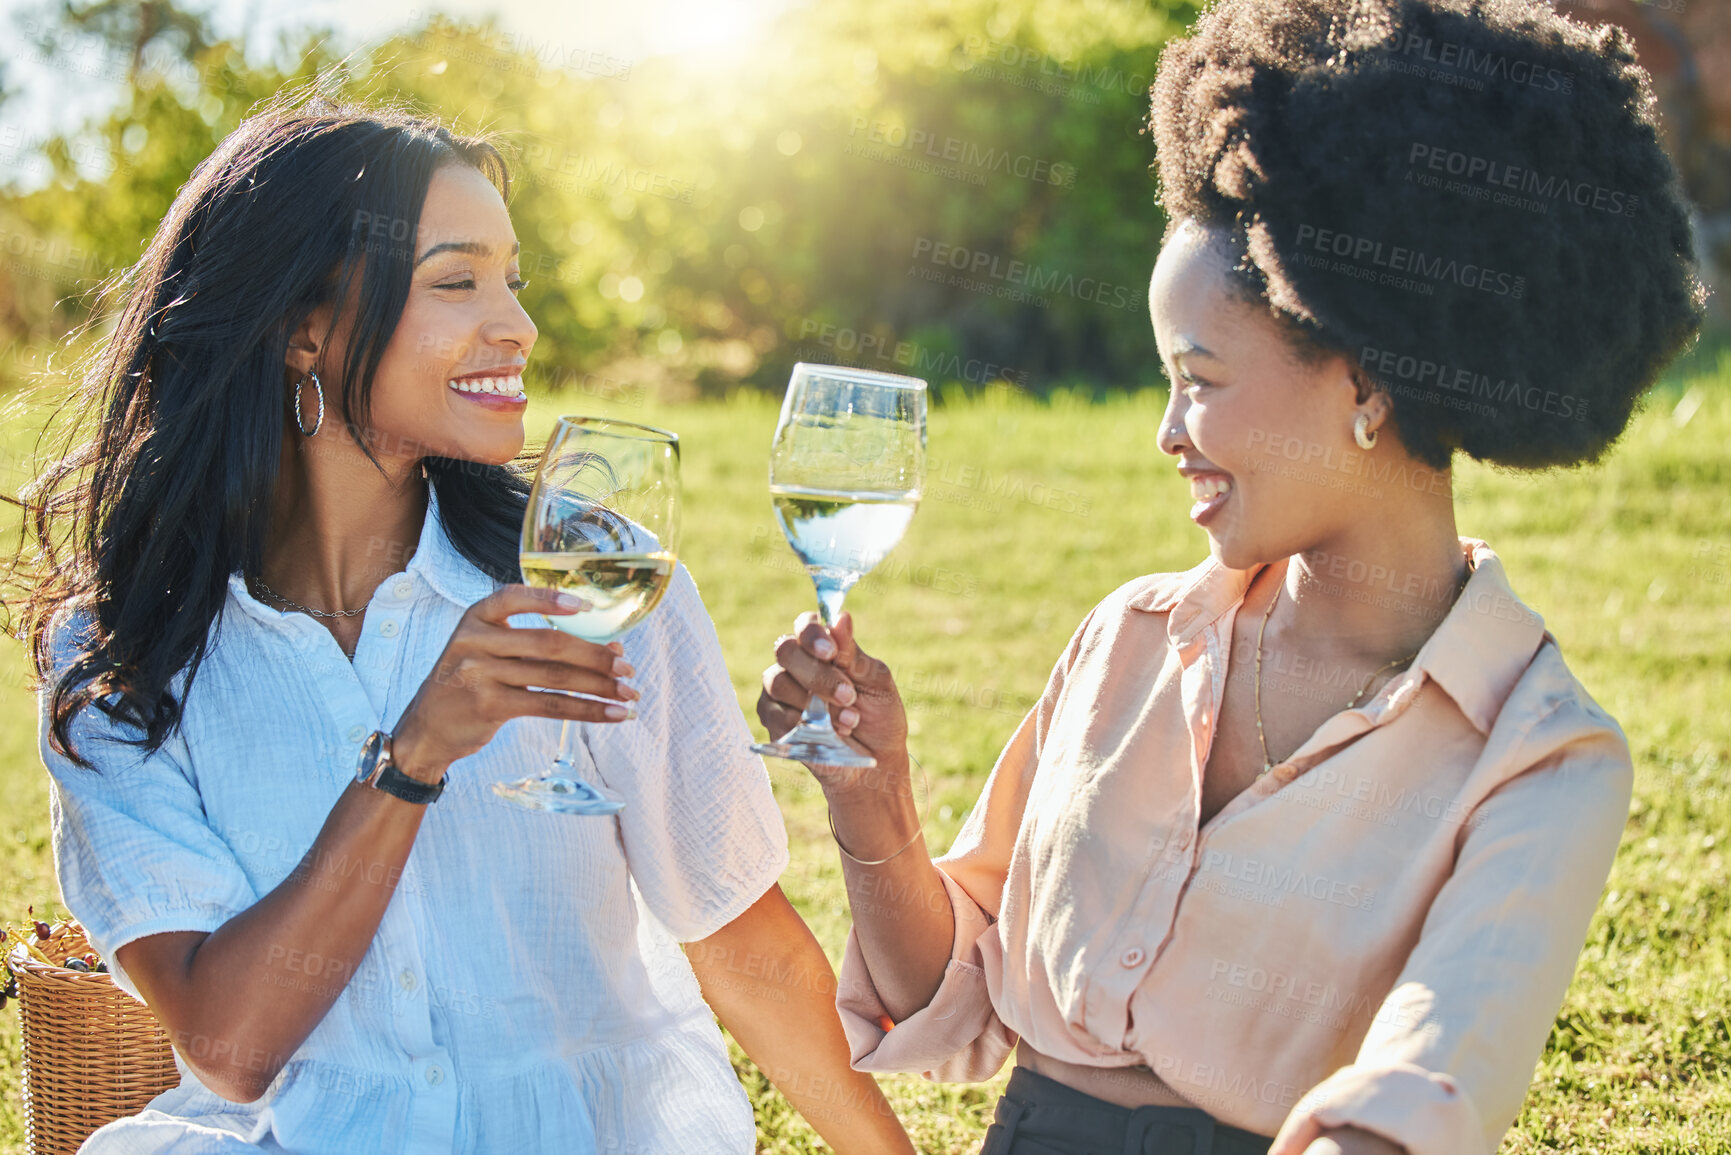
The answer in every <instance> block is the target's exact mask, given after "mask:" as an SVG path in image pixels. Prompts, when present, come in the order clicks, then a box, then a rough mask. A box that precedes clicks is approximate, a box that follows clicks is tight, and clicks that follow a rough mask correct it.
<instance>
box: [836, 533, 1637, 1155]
mask: <svg viewBox="0 0 1731 1155" xmlns="http://www.w3.org/2000/svg"><path fill="white" fill-rule="evenodd" d="M1461 545H1462V548H1463V550H1464V551H1465V552H1466V554H1467V557H1468V560H1469V562H1470V563H1471V564H1472V566H1473V572H1472V574H1471V576H1470V577H1469V579H1468V581H1467V584H1466V586H1465V588H1464V590H1463V591H1462V594H1461V596H1460V598H1459V599H1458V600H1457V602H1456V603H1455V605H1454V606H1453V608H1452V609H1451V610H1450V611H1449V613H1448V614H1447V615H1446V616H1445V617H1444V619H1443V620H1442V622H1441V623H1440V624H1439V625H1438V627H1437V629H1436V630H1435V632H1434V633H1433V634H1432V635H1431V637H1430V638H1429V639H1428V640H1427V641H1426V643H1425V645H1424V647H1423V648H1422V649H1421V650H1420V651H1419V653H1418V656H1417V658H1416V659H1414V661H1413V662H1412V663H1411V665H1410V666H1409V667H1408V668H1407V669H1406V670H1405V671H1404V672H1403V673H1401V674H1399V675H1397V676H1396V677H1394V678H1393V679H1392V680H1391V681H1390V682H1389V683H1388V684H1387V685H1386V686H1384V687H1383V689H1382V690H1381V691H1380V692H1379V693H1378V694H1376V695H1374V696H1373V697H1372V698H1371V699H1370V700H1369V701H1367V702H1366V703H1365V704H1363V705H1362V706H1360V707H1358V708H1356V709H1350V710H1342V711H1341V712H1340V713H1337V714H1335V715H1334V716H1332V717H1331V718H1329V719H1328V720H1327V721H1325V722H1324V723H1323V724H1322V725H1321V726H1320V727H1318V728H1317V730H1316V732H1315V733H1314V734H1312V735H1311V737H1310V738H1309V739H1308V740H1307V741H1306V742H1305V743H1304V744H1303V745H1302V746H1301V747H1299V749H1298V750H1297V751H1296V752H1294V753H1293V755H1292V756H1291V757H1290V758H1287V759H1286V760H1285V761H1283V762H1280V763H1277V764H1276V765H1275V767H1274V769H1273V770H1272V771H1270V772H1269V773H1267V774H1266V775H1264V776H1263V777H1261V778H1260V779H1258V780H1256V781H1255V783H1254V784H1252V785H1251V786H1249V787H1248V788H1246V789H1245V790H1244V791H1243V793H1241V794H1239V795H1238V796H1237V797H1236V798H1234V799H1232V800H1231V801H1230V802H1229V803H1228V804H1227V805H1226V806H1225V807H1224V808H1222V809H1221V810H1220V812H1219V813H1218V814H1216V815H1215V816H1214V817H1213V818H1212V819H1210V820H1209V821H1208V823H1207V824H1206V825H1204V826H1202V827H1201V828H1200V829H1198V818H1199V816H1200V799H1201V794H1202V772H1203V767H1204V766H1205V765H1206V764H1207V761H1208V754H1209V750H1210V748H1211V745H1212V740H1213V736H1214V727H1215V725H1216V724H1217V722H1218V717H1219V711H1220V702H1221V697H1222V694H1223V691H1224V689H1225V684H1226V682H1225V679H1226V676H1227V662H1228V657H1229V655H1230V652H1231V641H1232V625H1233V619H1234V617H1235V615H1236V612H1237V610H1238V607H1239V606H1240V605H1241V604H1242V602H1243V600H1244V595H1245V591H1246V590H1247V589H1248V588H1249V586H1250V584H1251V582H1252V581H1253V580H1255V578H1256V577H1257V575H1258V574H1259V573H1260V572H1261V570H1262V569H1264V568H1272V569H1273V570H1274V571H1275V572H1274V573H1273V574H1271V575H1270V578H1271V579H1272V580H1281V579H1283V578H1284V574H1285V569H1286V565H1287V563H1286V562H1279V563H1275V564H1274V565H1273V566H1272V567H1257V568H1256V569H1253V570H1231V569H1227V568H1225V567H1223V566H1221V565H1220V564H1218V563H1217V562H1215V561H1213V560H1210V561H1208V562H1206V563H1204V564H1202V565H1200V566H1198V567H1197V568H1195V569H1193V570H1191V571H1189V572H1187V573H1179V574H1158V575H1152V576H1148V577H1143V578H1138V579H1137V580H1135V581H1132V582H1130V583H1128V584H1127V585H1125V586H1123V587H1121V588H1120V589H1118V590H1117V591H1115V592H1114V593H1112V594H1111V595H1110V596H1108V597H1107V598H1106V599H1105V600H1104V601H1102V602H1101V603H1100V604H1099V605H1098V606H1096V607H1095V608H1094V610H1093V611H1092V612H1091V613H1090V614H1089V615H1088V617H1087V618H1086V619H1085V620H1084V621H1083V622H1082V624H1081V626H1080V628H1079V629H1078V630H1077V631H1076V634H1075V636H1074V637H1073V638H1072V639H1071V641H1070V645H1069V647H1068V648H1067V649H1066V650H1065V651H1064V654H1063V656H1062V658H1060V659H1059V661H1058V663H1057V665H1056V667H1055V668H1054V669H1053V671H1052V675H1051V679H1050V681H1049V682H1048V684H1047V686H1046V690H1045V693H1044V694H1043V696H1042V697H1041V698H1040V700H1039V702H1038V703H1037V704H1036V705H1035V707H1034V709H1033V710H1031V711H1030V712H1029V714H1028V716H1027V717H1026V718H1025V719H1023V721H1022V723H1021V725H1020V727H1019V728H1018V729H1017V730H1016V732H1015V734H1014V736H1013V737H1012V738H1011V739H1010V742H1009V745H1008V746H1006V747H1005V748H1004V751H1003V753H1002V754H1001V755H1000V756H999V758H998V762H997V764H996V766H994V767H993V769H992V773H991V776H990V778H989V779H988V780H987V782H986V785H985V789H984V791H983V792H982V794H981V796H980V799H979V801H978V802H977V803H976V805H975V806H974V808H973V809H972V811H970V813H969V814H968V816H967V819H966V821H965V822H964V823H963V825H962V828H961V832H960V833H959V835H958V836H957V838H956V842H955V845H954V846H953V847H951V849H950V851H949V852H948V853H947V854H945V855H944V856H942V857H941V858H939V859H937V860H936V865H937V866H938V868H939V871H940V876H941V877H942V879H943V882H944V886H945V889H946V890H947V891H948V893H949V897H950V902H951V904H952V906H953V908H954V911H955V926H956V932H955V941H954V945H953V948H952V950H951V960H950V962H949V963H948V965H947V967H946V970H945V973H944V977H943V981H942V983H941V985H940V986H939V988H938V990H937V993H936V994H935V995H934V996H933V998H932V1001H931V1002H930V1003H929V1004H928V1005H927V1006H925V1007H924V1008H922V1009H921V1010H919V1011H918V1012H916V1013H915V1014H913V1015H911V1016H910V1017H908V1018H907V1019H905V1020H903V1021H902V1022H900V1023H896V1024H895V1025H894V1026H893V1027H892V1028H891V1029H890V1030H888V1031H885V1030H884V1029H883V1027H882V1025H880V1016H883V1015H884V1014H885V1010H884V1007H883V1004H882V1003H881V1001H880V1000H879V998H878V995H877V991H876V989H875V987H874V986H873V984H872V979H871V975H870V972H869V971H868V969H867V968H866V965H865V959H864V956H863V954H862V953H861V951H860V947H859V942H858V940H857V938H856V937H855V935H854V934H853V933H852V932H850V933H849V936H848V941H847V946H846V953H845V957H844V962H843V965H842V970H841V974H840V980H839V986H838V991H837V999H836V1002H837V1007H838V1009H839V1010H840V1012H841V1017H842V1022H843V1025H844V1026H845V1028H846V1030H847V1034H848V1038H849V1041H850V1043H851V1044H852V1052H853V1060H854V1066H855V1067H856V1068H857V1069H860V1070H867V1071H921V1072H923V1073H925V1074H926V1075H927V1077H929V1078H938V1079H944V1080H969V1081H972V1080H981V1079H986V1078H990V1077H991V1076H992V1075H993V1074H995V1073H996V1072H997V1071H998V1070H999V1068H1000V1067H1001V1066H1002V1065H1003V1063H1004V1060H1005V1058H1006V1057H1007V1056H1008V1055H1009V1053H1010V1051H1011V1049H1012V1048H1013V1047H1014V1046H1015V1044H1016V1042H1017V1039H1018V1037H1020V1038H1022V1039H1025V1040H1027V1042H1028V1044H1029V1045H1030V1046H1032V1047H1033V1048H1034V1049H1035V1050H1037V1051H1039V1052H1041V1053H1043V1054H1045V1055H1048V1056H1051V1057H1053V1058H1056V1059H1060V1060H1063V1061H1066V1062H1070V1063H1078V1064H1085V1065H1091V1066H1096V1067H1127V1066H1146V1067H1148V1068H1151V1069H1152V1070H1153V1072H1154V1073H1155V1074H1157V1075H1158V1076H1160V1078H1162V1079H1163V1080H1165V1082H1166V1083H1168V1084H1170V1085H1171V1087H1172V1088H1173V1089H1174V1090H1176V1091H1178V1092H1179V1093H1180V1094H1182V1095H1183V1096H1185V1097H1186V1098H1187V1099H1189V1100H1191V1101H1192V1102H1193V1103H1195V1104H1196V1105H1197V1106H1198V1107H1201V1108H1203V1109H1204V1110H1207V1111H1208V1112H1209V1113H1211V1114H1212V1115H1214V1116H1215V1117H1216V1118H1217V1119H1219V1120H1220V1121H1222V1122H1224V1123H1227V1124H1230V1125H1232V1126H1236V1127H1242V1128H1245V1129H1247V1130H1250V1131H1255V1132H1258V1133H1260V1134H1264V1135H1271V1136H1272V1135H1276V1133H1277V1132H1278V1133H1279V1142H1278V1143H1277V1145H1276V1150H1281V1149H1285V1148H1289V1147H1290V1148H1296V1147H1297V1145H1298V1143H1299V1142H1300V1141H1301V1139H1302V1137H1303V1136H1305V1135H1307V1134H1309V1133H1310V1132H1311V1131H1312V1130H1313V1129H1314V1128H1315V1127H1333V1126H1343V1125H1353V1126H1358V1127H1361V1128H1364V1129H1365V1130H1369V1131H1373V1132H1376V1133H1378V1134H1381V1135H1383V1136H1385V1137H1387V1138H1389V1139H1391V1140H1394V1141H1395V1142H1397V1143H1400V1144H1402V1145H1404V1146H1405V1147H1406V1149H1407V1150H1408V1151H1409V1152H1410V1153H1411V1155H1463V1153H1474V1155H1477V1153H1485V1152H1491V1151H1494V1150H1495V1149H1496V1147H1497V1146H1498V1144H1499V1142H1500V1141H1501V1138H1502V1135H1503V1133H1504V1132H1505V1131H1506V1130H1507V1129H1508V1127H1509V1125H1510V1124H1511V1123H1512V1122H1513V1121H1514V1118H1515V1116H1516V1114H1517V1113H1518V1112H1519V1110H1520V1106H1521V1103H1522V1101H1523V1099H1524V1097H1525V1094H1526V1090H1527V1085H1528V1083H1529V1081H1530V1079H1531V1076H1532V1072H1533V1066H1534V1063H1535V1062H1536V1061H1537V1059H1538V1057H1539V1055H1540V1054H1541V1052H1542V1051H1543V1048H1544V1045H1545V1040H1546V1038H1547V1037H1548V1034H1549V1031H1550V1027H1551V1023H1552V1021H1553V1020H1554V1018H1555V1016H1556V1013H1557V1010H1558V1008H1559V1007H1560V1005H1561V1003H1562V1001H1563V997H1564V994H1565V992H1566V991H1567V988H1568V985H1569V982H1570V979H1571V977H1572V976H1573V974H1574V969H1575V963H1576V960H1577V958H1578V956H1579V953H1580V950H1581V946H1582V944H1583V942H1584V940H1585V937H1586V932H1587V926H1588V923H1589V921H1590V920H1591V918H1592V915H1593V911H1594V908H1595V907H1596V905H1597V903H1598V899H1599V895H1600V893H1601V891H1602V889H1603V887H1604V884H1605V880H1606V877H1607V875H1608V874H1609V872H1610V868H1611V863H1612V859H1613V858H1614V857H1615V855H1616V850H1617V844H1618V841H1619V838H1620V836H1621V833H1622V830H1623V826H1624V822H1625V819H1626V817H1627V815H1628V807H1629V798H1630V793H1631V790H1632V785H1633V767H1632V765H1631V761H1630V757H1629V749H1628V744H1627V742H1626V741H1625V740H1624V737H1623V733H1622V731H1621V729H1620V728H1619V727H1618V726H1617V723H1616V722H1615V720H1613V719H1612V718H1611V717H1610V716H1609V715H1608V714H1606V713H1605V711H1604V710H1602V709H1601V708H1600V707H1599V705H1598V704H1597V703H1596V702H1594V701H1593V699H1592V698H1591V697H1589V696H1588V694H1587V692H1586V691H1585V689H1583V688H1582V686H1581V684H1580V683H1579V682H1578V681H1576V679H1575V678H1574V676H1573V675H1572V674H1570V672H1569V670H1568V668H1567V666H1565V665H1564V663H1563V658H1562V655H1561V653H1560V652H1559V651H1558V648H1557V642H1556V639H1555V638H1554V637H1553V636H1552V635H1551V634H1550V633H1549V632H1548V631H1546V629H1545V627H1544V623H1543V621H1542V620H1541V619H1540V618H1539V616H1538V615H1537V614H1536V613H1534V612H1533V611H1532V610H1530V609H1528V608H1527V607H1526V606H1525V605H1523V604H1522V603H1521V601H1520V600H1519V599H1518V598H1516V597H1515V595H1514V593H1513V592H1512V591H1511V590H1510V588H1509V584H1508V581H1507V579H1506V577H1505V576H1504V573H1503V568H1502V565H1501V563H1500V562H1499V561H1498V560H1497V556H1496V554H1494V553H1493V552H1492V551H1491V550H1490V549H1489V547H1487V546H1486V545H1485V543H1484V542H1482V541H1476V540H1473V539H1469V538H1462V539H1461ZM1395 592H1396V594H1398V592H1399V591H1395ZM883 1021H887V1020H883ZM1283 1127H1284V1129H1283Z"/></svg>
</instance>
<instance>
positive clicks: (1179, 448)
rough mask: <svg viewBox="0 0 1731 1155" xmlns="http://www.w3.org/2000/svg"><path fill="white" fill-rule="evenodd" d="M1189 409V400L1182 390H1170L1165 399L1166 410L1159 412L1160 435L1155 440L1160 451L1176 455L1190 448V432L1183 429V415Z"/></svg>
mask: <svg viewBox="0 0 1731 1155" xmlns="http://www.w3.org/2000/svg"><path fill="white" fill-rule="evenodd" d="M1189 409H1190V402H1189V400H1188V399H1186V398H1185V396H1184V391H1183V390H1182V389H1174V390H1172V392H1171V393H1170V394H1169V395H1168V397H1167V399H1166V410H1165V412H1163V413H1161V414H1160V436H1159V437H1158V438H1157V439H1156V441H1155V443H1156V444H1157V445H1159V446H1160V452H1162V453H1166V454H1170V455H1171V456H1173V457H1177V456H1178V455H1179V454H1180V453H1182V452H1183V451H1184V450H1186V449H1189V448H1191V445H1190V434H1189V433H1188V432H1186V431H1185V429H1184V417H1185V414H1186V413H1187V412H1188V411H1189Z"/></svg>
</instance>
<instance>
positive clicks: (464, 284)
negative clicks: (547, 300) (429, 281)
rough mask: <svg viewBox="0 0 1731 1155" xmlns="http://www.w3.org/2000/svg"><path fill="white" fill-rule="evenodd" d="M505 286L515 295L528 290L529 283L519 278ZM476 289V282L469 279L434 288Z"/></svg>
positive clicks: (449, 282)
mask: <svg viewBox="0 0 1731 1155" xmlns="http://www.w3.org/2000/svg"><path fill="white" fill-rule="evenodd" d="M505 285H506V287H507V288H509V289H510V290H511V291H512V292H513V293H518V292H522V291H523V290H524V289H526V288H528V287H529V282H528V281H525V280H524V279H523V278H521V277H518V278H517V279H516V280H514V281H507V282H505ZM474 287H475V282H474V281H472V280H470V279H469V278H467V277H465V278H463V279H462V280H460V281H447V282H445V283H444V284H442V285H434V286H433V288H435V289H472V288H474Z"/></svg>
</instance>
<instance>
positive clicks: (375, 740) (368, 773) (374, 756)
mask: <svg viewBox="0 0 1731 1155" xmlns="http://www.w3.org/2000/svg"><path fill="white" fill-rule="evenodd" d="M383 745H384V738H383V735H381V734H380V733H379V732H378V731H377V730H374V731H373V732H372V733H371V734H369V735H367V740H366V741H365V742H364V743H362V744H361V759H360V762H359V764H358V765H356V767H355V781H356V782H365V781H367V780H368V779H369V778H371V777H372V776H373V767H374V766H376V765H377V764H378V761H379V750H380V748H381V747H382V746H383Z"/></svg>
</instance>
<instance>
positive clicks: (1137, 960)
mask: <svg viewBox="0 0 1731 1155" xmlns="http://www.w3.org/2000/svg"><path fill="white" fill-rule="evenodd" d="M1122 961H1123V963H1124V965H1125V966H1127V967H1133V966H1141V965H1142V948H1141V947H1135V946H1133V947H1131V948H1130V949H1129V950H1127V951H1125V952H1124V958H1123V959H1122Z"/></svg>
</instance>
